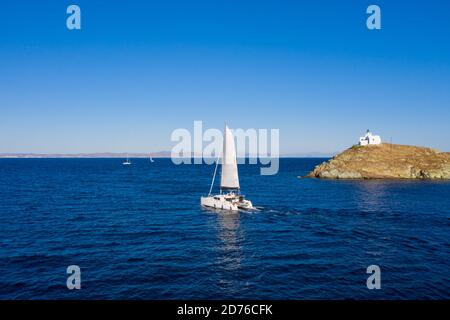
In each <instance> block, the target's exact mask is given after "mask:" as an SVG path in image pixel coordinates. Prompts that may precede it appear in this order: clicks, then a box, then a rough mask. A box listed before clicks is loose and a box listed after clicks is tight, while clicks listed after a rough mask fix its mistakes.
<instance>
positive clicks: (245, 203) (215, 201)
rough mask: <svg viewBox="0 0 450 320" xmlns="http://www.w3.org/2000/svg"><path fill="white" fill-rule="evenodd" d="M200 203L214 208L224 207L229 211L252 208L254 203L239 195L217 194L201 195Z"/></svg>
mask: <svg viewBox="0 0 450 320" xmlns="http://www.w3.org/2000/svg"><path fill="white" fill-rule="evenodd" d="M200 203H201V205H202V206H205V207H210V208H214V209H222V210H229V211H239V210H240V209H243V210H251V209H253V205H252V203H251V201H249V200H245V199H243V198H242V197H240V196H238V195H234V194H231V195H216V196H208V197H201V199H200Z"/></svg>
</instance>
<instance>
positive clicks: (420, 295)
mask: <svg viewBox="0 0 450 320" xmlns="http://www.w3.org/2000/svg"><path fill="white" fill-rule="evenodd" d="M323 160H324V159H280V171H279V173H278V174H277V175H275V176H261V175H260V174H259V172H260V171H259V169H260V167H259V166H258V165H248V164H247V165H240V166H239V173H240V182H241V189H242V192H243V193H244V194H245V195H246V196H247V198H248V199H250V200H251V201H252V202H253V203H254V205H256V206H257V207H258V208H259V211H255V212H239V213H229V212H226V213H224V212H220V211H210V210H207V209H204V208H202V207H201V206H200V205H199V201H200V196H201V195H204V194H206V193H207V192H208V190H209V186H210V182H211V177H212V174H213V171H214V167H213V166H207V165H174V164H172V162H171V160H170V159H155V162H154V163H150V161H149V160H148V159H132V165H131V166H123V165H122V161H123V159H0V299H449V298H450V282H449V281H448V279H449V276H450V181H400V180H399V181H386V180H373V181H372V180H370V181H369V180H362V181H348V180H318V179H299V178H298V176H302V175H305V174H306V173H307V172H308V171H310V170H311V169H313V168H314V166H315V165H317V164H319V163H320V162H322V161H323ZM69 265H78V266H79V267H80V268H81V289H80V290H68V289H67V287H66V280H67V277H68V274H67V273H66V269H67V267H68V266H69ZM370 265H378V266H379V267H380V270H381V289H379V290H376V289H374V290H369V289H368V288H367V286H366V280H367V278H368V277H369V276H370V274H367V273H366V269H367V267H368V266H370Z"/></svg>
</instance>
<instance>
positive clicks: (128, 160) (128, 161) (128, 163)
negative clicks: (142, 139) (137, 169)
mask: <svg viewBox="0 0 450 320" xmlns="http://www.w3.org/2000/svg"><path fill="white" fill-rule="evenodd" d="M122 164H123V165H124V166H127V165H130V164H131V162H130V159H129V158H128V154H127V161H125V162H123V163H122Z"/></svg>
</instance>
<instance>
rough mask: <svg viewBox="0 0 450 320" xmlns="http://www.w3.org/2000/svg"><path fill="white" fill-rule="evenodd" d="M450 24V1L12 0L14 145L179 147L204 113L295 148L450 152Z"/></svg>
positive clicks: (4, 67) (9, 126)
mask: <svg viewBox="0 0 450 320" xmlns="http://www.w3.org/2000/svg"><path fill="white" fill-rule="evenodd" d="M70 4H77V5H79V6H80V7H81V11H82V30H80V31H69V30H68V29H67V28H66V23H65V21H66V17H67V14H66V8H67V6H68V5H70ZM369 4H378V5H379V6H380V7H381V10H382V30H381V31H369V30H368V29H367V28H366V23H365V21H366V18H367V14H366V13H365V11H366V8H367V6H368V5H369ZM449 17H450V2H449V1H444V0H442V1H424V0H420V1H399V0H396V1H360V0H347V1H346V0H343V1H280V0H278V1H263V0H259V1H245V0H241V1H230V0H226V1H211V0H208V1H196V0H189V1H170V0H168V1H158V2H156V1H135V0H127V1H95V0H94V1H93V0H86V1H81V0H74V1H62V0H58V1H56V0H55V1H46V0H40V1H23V0H17V1H4V2H2V3H1V4H0V113H1V114H0V152H39V153H47V152H62V153H71V152H97V151H99V152H101V151H107V152H122V151H124V152H148V151H158V150H170V148H171V147H172V146H173V143H172V142H170V134H171V132H172V130H174V129H176V128H180V127H184V128H189V129H190V128H192V125H193V121H194V120H203V121H204V124H205V126H206V127H218V128H222V126H223V123H224V121H227V122H228V123H229V124H230V126H231V127H240V128H279V129H280V139H281V152H283V153H293V152H307V151H323V152H329V151H339V150H342V149H344V148H345V147H347V146H349V145H351V144H352V143H355V142H356V140H357V138H358V137H359V135H360V134H362V133H363V132H364V131H365V130H366V129H367V128H370V129H372V130H373V131H374V132H375V133H379V134H380V135H381V136H382V138H383V139H384V140H389V139H390V138H391V137H392V138H393V141H394V142H396V143H405V144H415V145H427V146H432V147H436V148H439V149H442V150H446V151H450V18H449Z"/></svg>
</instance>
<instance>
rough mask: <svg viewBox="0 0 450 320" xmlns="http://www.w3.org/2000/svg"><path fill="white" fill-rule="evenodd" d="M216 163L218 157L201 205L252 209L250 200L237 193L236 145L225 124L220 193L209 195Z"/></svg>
mask: <svg viewBox="0 0 450 320" xmlns="http://www.w3.org/2000/svg"><path fill="white" fill-rule="evenodd" d="M218 164H219V159H217V163H216V168H215V169H214V175H213V180H212V182H211V187H210V189H209V194H208V196H207V197H201V200H200V202H201V204H202V206H205V207H211V208H216V209H224V210H231V211H238V210H239V209H247V210H248V209H253V205H252V203H251V201H250V200H246V199H245V198H244V196H243V195H241V194H240V193H239V190H240V186H239V176H238V169H237V159H236V147H235V145H234V138H233V134H232V133H231V130H230V129H229V128H228V126H226V125H225V132H224V137H223V152H222V173H221V176H220V194H218V195H211V191H212V188H213V185H214V179H215V177H216V172H217V166H218Z"/></svg>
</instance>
